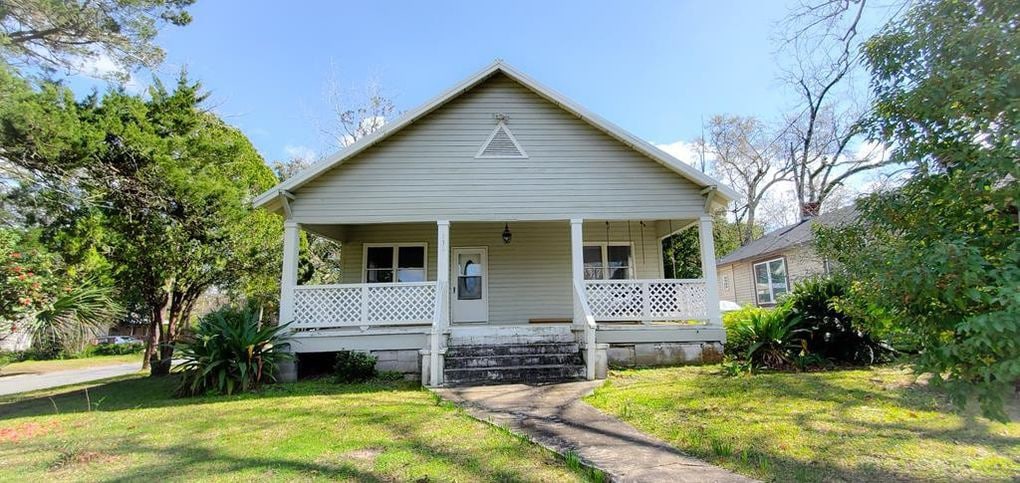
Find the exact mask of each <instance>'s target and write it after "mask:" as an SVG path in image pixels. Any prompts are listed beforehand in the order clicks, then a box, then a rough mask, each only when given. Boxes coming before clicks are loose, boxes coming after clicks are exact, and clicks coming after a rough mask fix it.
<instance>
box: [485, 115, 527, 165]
mask: <svg viewBox="0 0 1020 483" xmlns="http://www.w3.org/2000/svg"><path fill="white" fill-rule="evenodd" d="M475 157H476V158H526V157H528V154H527V153H525V152H524V149H523V148H521V145H520V144H518V143H517V138H515V137H514V135H513V133H511V132H510V128H508V127H507V126H506V124H505V123H503V122H500V123H499V124H497V125H496V129H493V130H492V134H490V135H489V139H486V140H485V144H482V149H479V150H478V154H476V155H475Z"/></svg>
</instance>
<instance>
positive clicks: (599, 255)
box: [583, 243, 634, 280]
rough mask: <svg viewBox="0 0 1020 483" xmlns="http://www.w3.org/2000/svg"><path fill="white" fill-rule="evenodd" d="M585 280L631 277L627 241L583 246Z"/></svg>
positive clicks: (631, 265) (630, 261)
mask: <svg viewBox="0 0 1020 483" xmlns="http://www.w3.org/2000/svg"><path fill="white" fill-rule="evenodd" d="M583 254H584V279H585V280H623V279H628V278H633V275H634V273H633V266H634V265H633V263H632V260H631V254H630V245H629V244H627V243H609V244H601V245H598V244H590V245H585V246H584V252H583Z"/></svg>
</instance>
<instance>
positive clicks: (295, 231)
mask: <svg viewBox="0 0 1020 483" xmlns="http://www.w3.org/2000/svg"><path fill="white" fill-rule="evenodd" d="M300 237H301V235H300V231H299V228H298V224H297V222H294V221H292V220H287V221H285V222H283V273H282V274H281V275H280V323H281V324H286V323H289V322H291V321H293V320H294V287H296V286H297V272H298V251H299V250H300V249H301V238H300Z"/></svg>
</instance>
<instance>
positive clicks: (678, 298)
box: [585, 280, 708, 321]
mask: <svg viewBox="0 0 1020 483" xmlns="http://www.w3.org/2000/svg"><path fill="white" fill-rule="evenodd" d="M585 291H586V292H587V295H588V304H589V306H590V307H591V312H592V316H594V317H595V319H596V320H606V321H610V320H659V321H662V320H688V319H706V318H708V310H707V309H706V307H707V305H706V304H705V298H706V297H707V295H708V294H707V292H706V290H705V282H703V281H693V280H613V281H608V282H603V281H588V282H585Z"/></svg>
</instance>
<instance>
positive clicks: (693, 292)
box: [648, 282, 708, 320]
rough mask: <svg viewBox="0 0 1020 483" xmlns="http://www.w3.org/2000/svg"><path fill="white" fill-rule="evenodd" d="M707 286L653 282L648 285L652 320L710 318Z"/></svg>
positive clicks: (701, 284)
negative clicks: (707, 308)
mask: <svg viewBox="0 0 1020 483" xmlns="http://www.w3.org/2000/svg"><path fill="white" fill-rule="evenodd" d="M707 296H708V294H707V293H706V291H705V284H704V282H702V283H689V282H688V283H677V282H668V283H663V282H653V283H649V284H648V299H649V313H650V314H649V316H650V320H687V319H705V318H708V311H707V310H705V297H707Z"/></svg>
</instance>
